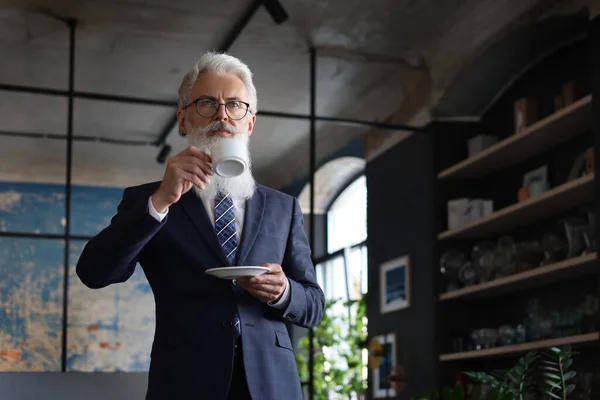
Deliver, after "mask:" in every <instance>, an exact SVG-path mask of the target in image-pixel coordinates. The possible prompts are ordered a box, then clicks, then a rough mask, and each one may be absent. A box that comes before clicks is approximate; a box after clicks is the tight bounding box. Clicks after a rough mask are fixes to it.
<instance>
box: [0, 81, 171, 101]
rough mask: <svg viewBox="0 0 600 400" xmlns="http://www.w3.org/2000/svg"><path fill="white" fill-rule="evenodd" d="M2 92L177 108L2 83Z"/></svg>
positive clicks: (139, 99)
mask: <svg viewBox="0 0 600 400" xmlns="http://www.w3.org/2000/svg"><path fill="white" fill-rule="evenodd" d="M0 90H2V91H6V92H15V93H31V94H42V95H46V96H59V97H69V96H71V95H72V96H73V97H74V98H76V99H88V100H99V101H110V102H115V103H129V104H141V105H148V106H162V107H177V102H176V101H173V100H157V99H145V98H143V97H132V96H120V95H115V94H103V93H93V92H81V91H75V90H73V92H72V93H70V92H69V90H63V89H50V88H42V87H37V86H25V85H11V84H9V83H0Z"/></svg>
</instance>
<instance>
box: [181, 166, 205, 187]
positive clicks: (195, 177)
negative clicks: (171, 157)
mask: <svg viewBox="0 0 600 400" xmlns="http://www.w3.org/2000/svg"><path fill="white" fill-rule="evenodd" d="M181 176H182V177H183V179H185V180H186V181H189V182H193V183H194V185H196V186H198V187H199V188H200V189H202V190H204V188H205V187H206V186H205V184H204V182H202V181H201V180H200V178H199V177H198V175H196V174H193V173H190V172H186V171H183V170H182V171H181Z"/></svg>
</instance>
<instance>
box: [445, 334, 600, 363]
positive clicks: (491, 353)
mask: <svg viewBox="0 0 600 400" xmlns="http://www.w3.org/2000/svg"><path fill="white" fill-rule="evenodd" d="M598 340H600V333H597V332H594V333H586V334H583V335H576V336H568V337H563V338H556V339H547V340H540V341H537V342H531V343H522V344H514V345H510V346H501V347H494V348H491V349H483V350H471V351H464V352H460V353H448V354H441V355H440V361H455V360H468V359H477V358H488V357H490V358H491V357H496V358H498V357H504V356H509V355H513V354H518V353H526V352H528V351H531V350H538V349H545V348H548V347H554V346H565V345H568V344H570V345H572V346H576V345H579V346H581V345H586V344H587V345H590V344H595V343H596V342H598Z"/></svg>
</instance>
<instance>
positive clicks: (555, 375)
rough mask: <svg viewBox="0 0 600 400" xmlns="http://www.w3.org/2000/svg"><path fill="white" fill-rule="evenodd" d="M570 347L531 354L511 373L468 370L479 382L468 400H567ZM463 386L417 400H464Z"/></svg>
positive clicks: (570, 388)
mask: <svg viewBox="0 0 600 400" xmlns="http://www.w3.org/2000/svg"><path fill="white" fill-rule="evenodd" d="M573 354H574V353H573V352H572V351H571V347H570V346H565V347H563V348H562V349H561V348H558V347H551V348H548V349H544V350H542V351H541V352H537V351H531V352H529V353H527V354H526V355H525V356H523V357H521V358H520V359H519V361H518V362H517V364H516V365H515V366H513V367H512V368H511V369H509V370H508V371H493V372H491V373H486V372H476V371H466V372H465V374H466V375H467V376H468V377H469V378H471V380H472V381H473V382H475V383H476V385H475V386H473V389H472V390H471V392H470V393H469V400H534V399H539V400H553V399H557V400H568V399H569V397H568V395H569V394H571V393H572V392H573V390H575V385H574V384H572V383H571V382H572V380H573V378H574V377H575V375H576V372H575V371H571V370H569V368H571V366H572V364H573ZM462 399H464V393H463V389H462V387H461V386H459V385H457V386H455V387H454V388H449V387H444V388H442V391H441V396H440V394H439V393H438V392H437V391H436V390H435V389H434V390H430V391H428V392H425V393H424V394H422V395H420V396H417V398H416V400H462Z"/></svg>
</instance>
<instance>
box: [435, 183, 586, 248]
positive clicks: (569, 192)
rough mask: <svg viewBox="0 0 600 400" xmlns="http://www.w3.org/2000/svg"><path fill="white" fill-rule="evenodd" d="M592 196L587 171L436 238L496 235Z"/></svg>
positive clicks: (558, 211)
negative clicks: (582, 174)
mask: <svg viewBox="0 0 600 400" xmlns="http://www.w3.org/2000/svg"><path fill="white" fill-rule="evenodd" d="M593 198H594V174H589V175H586V176H583V177H581V178H578V179H575V180H573V181H570V182H567V183H565V184H563V185H560V186H557V187H555V188H554V189H551V190H549V191H547V192H545V193H542V194H540V195H538V196H535V197H532V198H530V199H528V200H526V201H523V202H520V203H516V204H513V205H511V206H509V207H505V208H503V209H501V210H498V211H496V212H494V213H493V214H491V215H489V216H487V217H485V218H482V219H480V220H477V221H475V222H473V223H471V224H468V225H465V226H463V227H461V228H459V229H455V230H451V231H446V232H442V233H440V234H439V235H438V239H439V240H444V239H475V238H485V237H489V236H493V235H497V234H499V233H502V232H505V231H507V230H510V229H514V228H518V227H520V226H523V225H526V224H529V223H531V222H535V221H539V220H542V219H544V218H547V217H549V216H551V215H554V214H557V213H560V212H562V211H565V210H568V209H572V208H575V207H577V206H579V205H582V204H585V203H586V202H588V201H591V200H593Z"/></svg>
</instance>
